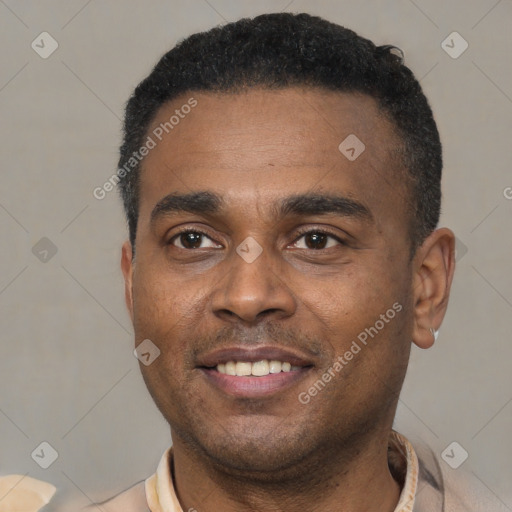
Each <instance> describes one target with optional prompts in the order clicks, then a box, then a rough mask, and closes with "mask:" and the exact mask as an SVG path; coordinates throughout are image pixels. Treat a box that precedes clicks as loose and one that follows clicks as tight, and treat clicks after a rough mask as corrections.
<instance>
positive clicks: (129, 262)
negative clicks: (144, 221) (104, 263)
mask: <svg viewBox="0 0 512 512" xmlns="http://www.w3.org/2000/svg"><path fill="white" fill-rule="evenodd" d="M132 256H133V251H132V244H131V243H130V242H129V241H128V240H127V241H126V242H125V243H124V244H123V249H122V254H121V270H122V271H123V276H124V298H125V301H126V307H127V308H128V312H129V313H130V318H131V319H132V323H133V287H132V283H133V269H134V262H133V259H132Z"/></svg>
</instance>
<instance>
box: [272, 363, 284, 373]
mask: <svg viewBox="0 0 512 512" xmlns="http://www.w3.org/2000/svg"><path fill="white" fill-rule="evenodd" d="M269 366H270V373H280V371H281V369H282V367H283V365H282V364H281V361H270V365H269Z"/></svg>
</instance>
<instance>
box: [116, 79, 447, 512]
mask: <svg viewBox="0 0 512 512" xmlns="http://www.w3.org/2000/svg"><path fill="white" fill-rule="evenodd" d="M191 96H193V97H194V98H195V99H197V102H198V104H197V107H195V109H193V110H192V111H191V112H190V113H189V114H188V115H187V116H186V118H185V119H183V120H181V122H180V124H179V125H177V126H176V127H175V128H174V129H173V131H172V132H171V133H170V134H169V135H168V136H167V137H165V138H164V140H163V141H162V142H160V143H159V144H158V145H157V147H156V148H154V149H153V150H152V151H151V152H150V153H149V154H148V155H147V157H146V158H145V160H144V162H143V170H142V176H141V188H140V216H139V221H138V228H137V233H136V249H137V250H136V258H135V259H134V260H132V248H131V246H130V243H129V242H126V243H125V244H124V246H123V251H122V270H123V274H124V277H125V283H126V290H125V291H126V302H127V306H128V309H129V312H130V315H131V317H132V321H133V325H134V330H135V337H136V343H137V344H138V343H140V342H141V341H142V340H144V339H146V338H149V339H150V340H152V342H153V343H154V344H155V345H157V346H158V347H159V349H160V351H161V355H160V356H159V357H158V358H157V359H156V360H155V361H154V362H153V363H152V364H151V365H149V366H143V365H141V370H142V373H143V376H144V379H145V381H146V384H147V386H148V389H149V391H150V393H151V394H152V396H153V398H154V400H155V402H156V404H157V406H158V407H159V409H160V410H161V412H162V414H163V415H164V416H165V418H166V419H167V421H168V422H169V424H170V426H171V432H172V440H173V446H174V448H173V450H174V468H173V471H174V475H175V486H176V490H177V494H178V498H179V500H180V502H181V505H182V508H183V510H188V509H189V508H192V507H193V508H195V509H196V510H197V511H199V512H202V511H218V510H224V511H227V512H229V511H287V512H299V511H304V510H311V511H317V510H322V511H324V512H325V511H339V510H344V511H351V512H362V511H366V512H373V511H375V512H377V511H379V512H383V511H389V512H391V511H393V510H394V508H395V506H396V504H397V502H398V498H399V493H400V488H399V485H398V484H397V482H395V480H394V479H393V478H392V476H391V474H390V471H389V469H388V463H387V443H388V437H389V433H390V430H391V427H392V422H393V418H394V415H395V411H396V405H397V401H398V395H399V392H400V389H401V386H402V382H403V379H404V376H405V372H406V368H407V363H408V359H409V352H410V348H411V340H412V341H413V342H414V343H416V344H417V345H418V346H419V347H422V348H428V347H429V346H431V345H432V344H433V341H434V340H433V336H432V334H431V333H430V331H429V329H430V328H431V327H433V328H435V329H437V328H439V326H440V324H441V322H442V320H443V317H444V314H445V311H446V307H447V303H448V296H449V290H450V285H451V282H452V277H453V271H454V235H453V233H452V232H451V231H450V230H448V229H445V228H444V229H438V230H436V231H434V232H433V233H432V234H431V235H430V236H429V237H428V238H427V239H426V240H425V241H424V242H423V244H422V245H421V247H419V248H418V249H417V251H416V253H415V255H414V257H413V258H411V257H410V247H411V245H410V244H411V241H410V237H409V211H410V210H409V208H410V204H411V202H410V201H411V199H410V193H409V189H408V187H407V180H406V179H405V176H406V175H405V172H404V170H403V169H402V168H401V166H400V163H399V162H398V161H397V159H396V158H395V157H394V154H395V150H397V149H399V146H400V144H399V139H398V138H397V137H396V135H395V134H394V131H393V127H392V125H391V124H390V123H389V122H388V120H387V119H386V117H385V116H383V114H382V113H380V111H379V109H378V108H377V106H376V103H375V101H374V100H373V99H372V98H370V97H367V96H364V95H357V94H345V93H343V94H342V93H337V92H326V91H324V90H321V89H313V88H310V89H308V88H287V89H282V90H278V91H275V90H274V91H269V90H260V89H250V90H249V91H247V92H242V93H237V94H213V93H194V94H189V95H185V96H183V97H181V98H178V99H176V100H174V101H172V102H170V103H169V104H167V105H164V106H163V107H162V108H161V109H160V111H159V112H158V115H157V116H156V119H155V120H154V122H153V125H152V126H151V128H150V130H149V131H148V133H151V130H152V129H153V128H154V127H156V126H158V125H159V124H160V123H161V122H165V121H166V120H168V119H169V117H170V116H171V115H172V114H173V113H174V110H175V109H176V108H180V106H181V105H182V104H184V103H185V102H186V101H187V99H188V98H189V97H191ZM349 134H356V135H357V137H358V138H359V139H360V140H361V141H363V142H364V144H365V146H366V149H365V151H364V152H363V153H362V154H361V155H360V156H359V157H358V158H357V159H356V160H355V161H349V160H348V159H347V158H346V157H345V156H344V155H343V154H341V152H340V151H339V150H338V145H339V144H340V142H341V141H342V140H344V139H345V138H346V137H347V135H349ZM202 191H209V192H211V193H215V194H217V195H218V196H220V198H221V199H222V201H223V208H222V209H221V210H220V211H218V212H215V213H212V212H210V213H202V214H197V213H188V212H181V213H174V214H172V215H171V214H168V215H160V216H158V217H157V219H156V220H155V222H153V223H152V222H151V212H152V211H153V209H154V208H155V205H157V203H159V201H161V200H162V199H163V198H164V197H165V196H167V195H168V194H172V193H180V194H189V193H193V192H202ZM304 193H316V194H331V195H337V196H344V197H348V198H350V199H352V200H353V201H357V202H358V203H360V204H362V205H363V206H364V207H365V208H366V209H367V210H368V211H369V212H370V216H368V217H359V216H353V215H352V216H351V215H342V214H339V213H330V214H325V213H307V214H303V213H300V214H291V215H286V216H282V217H281V216H278V215H276V211H275V208H272V206H273V205H274V204H275V203H276V202H279V201H280V200H282V199H284V198H286V197H289V196H292V195H296V194H304ZM181 228H186V229H188V230H189V231H192V232H193V231H194V229H196V230H197V229H200V230H201V231H204V232H205V233H206V234H207V236H205V237H202V238H201V237H198V238H194V240H195V241H197V240H198V239H199V241H198V242H197V245H198V246H199V247H197V246H191V244H190V243H189V244H188V245H185V244H187V241H188V242H190V234H189V235H188V237H187V236H185V237H183V236H182V237H180V236H179V235H178V236H177V234H178V229H181ZM299 229H300V230H302V229H305V230H307V231H308V232H310V233H309V235H308V234H304V233H302V232H300V231H299ZM319 230H320V231H322V230H327V231H329V235H328V238H323V237H322V236H320V237H319V236H318V235H315V233H318V231H319ZM311 232H312V233H311ZM249 236H250V237H253V238H254V239H255V240H256V241H257V242H258V244H259V245H260V246H261V248H262V249H263V252H262V253H261V255H260V256H259V257H258V258H257V259H256V260H255V261H253V262H252V263H247V262H246V261H245V260H244V259H242V258H241V257H240V256H239V255H238V254H237V252H236V248H237V247H238V246H239V245H240V244H241V242H242V241H244V240H245V239H246V238H247V237H249ZM192 237H193V235H192ZM194 247H197V248H194ZM397 302H398V303H399V304H400V305H402V306H403V309H402V311H401V312H399V313H397V314H396V316H395V318H393V319H392V320H390V321H389V322H388V323H386V324H385V326H384V328H383V329H381V330H380V331H379V333H378V335H377V336H375V338H373V339H371V340H370V341H369V343H368V344H367V346H364V347H363V348H362V350H361V351H360V352H359V353H358V354H357V355H355V356H354V358H353V359H352V360H351V361H350V362H349V363H348V364H347V365H346V366H344V368H343V370H342V371H340V372H338V373H337V375H336V377H335V378H333V379H332V380H331V381H330V382H329V383H328V384H327V385H326V386H325V388H324V389H323V390H322V391H321V392H320V393H318V394H317V395H316V396H314V397H312V398H311V401H310V402H309V403H308V404H306V405H305V404H301V403H300V402H299V400H298V395H299V393H300V392H303V391H307V390H308V389H309V388H310V387H311V386H312V385H313V384H314V383H315V382H316V381H317V380H318V379H321V377H322V375H323V374H324V373H325V372H326V371H327V370H328V369H329V368H331V367H332V365H333V363H334V362H335V360H336V358H337V357H338V356H342V355H343V354H344V353H345V352H346V351H347V350H349V348H350V346H351V343H352V342H353V340H356V339H357V336H358V334H359V333H361V332H362V331H364V330H365V328H368V327H370V326H374V325H375V323H376V321H377V320H378V319H379V318H380V315H381V314H384V313H385V312H386V311H387V310H388V309H389V308H391V307H392V305H393V304H394V303H397ZM261 343H270V344H276V345H279V346H281V347H290V348H292V349H293V350H297V351H300V353H301V354H306V355H307V356H308V358H309V360H310V362H311V363H312V367H311V368H310V369H309V370H308V371H307V372H305V373H304V376H303V377H301V379H300V380H299V381H297V382H295V383H294V384H293V385H291V386H289V387H287V388H286V389H285V390H283V391H281V392H278V393H274V394H272V395H270V396H267V397H260V398H251V399H247V398H244V399H242V398H239V397H238V398H237V397H233V396H231V395H229V394H227V393H225V392H223V391H221V390H220V389H218V388H217V387H216V386H212V384H211V383H210V382H209V381H208V379H207V378H206V377H205V375H204V372H203V371H202V370H201V369H200V368H198V366H197V364H198V361H200V359H201V357H203V356H204V355H205V354H206V353H208V352H209V351H211V350H213V349H215V348H218V347H227V346H233V345H236V344H243V345H244V346H251V347H252V346H256V345H258V344H261Z"/></svg>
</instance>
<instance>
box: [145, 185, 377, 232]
mask: <svg viewBox="0 0 512 512" xmlns="http://www.w3.org/2000/svg"><path fill="white" fill-rule="evenodd" d="M224 206H225V202H224V201H223V199H222V197H221V196H219V195H217V194H215V193H213V192H209V191H200V192H192V193H190V194H178V193H173V194H169V195H167V196H165V197H164V198H163V199H161V200H160V201H158V203H157V204H156V205H155V207H154V208H153V211H152V212H151V224H154V223H155V222H156V221H157V220H159V219H160V218H162V217H169V216H172V215H174V214H180V213H192V214H196V215H214V214H218V213H221V211H222V210H223V209H224V208H223V207H224ZM271 209H272V213H273V214H274V216H275V217H276V218H282V217H286V216H289V215H302V216H306V215H329V214H331V215H332V214H334V215H341V216H343V217H351V218H356V219H359V220H363V221H372V220H373V215H372V213H371V211H370V210H369V209H368V208H367V207H366V206H365V205H364V204H362V203H360V202H359V201H355V200H353V199H350V198H348V197H345V196H339V195H326V194H314V193H307V194H298V195H292V196H289V197H286V198H284V199H280V200H278V201H277V202H276V203H275V204H274V205H272V207H271Z"/></svg>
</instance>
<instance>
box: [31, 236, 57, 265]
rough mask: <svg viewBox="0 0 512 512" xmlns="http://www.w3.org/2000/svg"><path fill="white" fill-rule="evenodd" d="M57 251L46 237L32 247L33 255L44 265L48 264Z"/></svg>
mask: <svg viewBox="0 0 512 512" xmlns="http://www.w3.org/2000/svg"><path fill="white" fill-rule="evenodd" d="M57 251H58V249H57V246H56V245H55V244H54V243H53V242H52V241H51V240H50V239H49V238H47V237H45V236H43V238H41V240H39V242H37V243H36V244H35V245H34V247H32V254H33V255H34V256H35V257H36V258H37V259H38V260H39V261H40V262H42V263H48V262H49V261H50V260H51V259H52V258H53V257H54V256H55V255H56V254H57Z"/></svg>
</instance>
